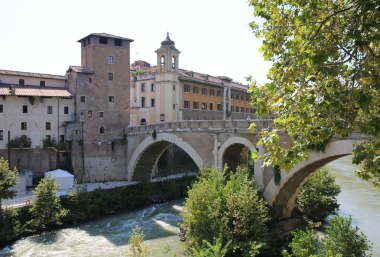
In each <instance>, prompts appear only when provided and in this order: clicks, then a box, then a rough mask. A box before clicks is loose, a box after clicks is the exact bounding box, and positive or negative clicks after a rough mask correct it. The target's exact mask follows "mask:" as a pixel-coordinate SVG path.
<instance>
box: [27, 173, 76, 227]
mask: <svg viewBox="0 0 380 257" xmlns="http://www.w3.org/2000/svg"><path fill="white" fill-rule="evenodd" d="M58 189H59V186H58V185H57V184H56V183H55V182H54V179H53V178H52V177H51V176H48V177H45V178H44V179H42V180H41V181H40V183H39V184H38V186H37V188H36V189H35V190H34V191H33V193H34V195H35V199H34V201H33V203H32V206H31V208H30V209H29V212H30V214H31V217H32V219H31V220H30V221H28V222H27V227H28V228H31V229H37V230H43V229H46V228H48V227H49V226H54V225H60V224H61V223H62V222H61V220H62V218H63V217H65V216H66V215H67V214H68V212H69V211H68V210H66V209H64V208H62V206H61V202H60V199H59V197H58V196H57V190H58Z"/></svg>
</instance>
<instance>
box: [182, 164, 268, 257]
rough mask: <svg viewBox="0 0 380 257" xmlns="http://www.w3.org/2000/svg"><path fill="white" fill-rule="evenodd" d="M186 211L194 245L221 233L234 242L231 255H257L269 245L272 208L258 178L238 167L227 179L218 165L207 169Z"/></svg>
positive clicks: (190, 241) (192, 191) (185, 220)
mask: <svg viewBox="0 0 380 257" xmlns="http://www.w3.org/2000/svg"><path fill="white" fill-rule="evenodd" d="M185 209H186V211H185V212H183V213H182V216H183V226H184V227H185V228H186V237H187V240H188V241H187V243H188V244H189V245H190V246H193V247H194V246H196V245H200V244H202V242H204V241H207V242H213V239H214V238H215V237H217V236H218V235H219V234H222V235H223V236H224V242H223V244H226V243H227V241H229V242H230V245H229V254H232V253H233V254H234V255H235V256H256V255H257V254H258V253H259V251H260V250H261V249H262V248H263V247H264V246H265V245H266V242H267V239H268V229H267V225H266V223H267V222H268V220H269V217H268V209H267V207H266V205H265V202H264V200H263V199H262V198H260V197H259V195H258V192H257V190H256V189H255V188H254V180H253V179H252V178H250V176H249V174H248V173H247V172H246V171H244V170H242V169H240V168H238V169H237V171H236V172H235V173H233V174H230V175H229V176H226V178H224V177H223V175H222V173H221V172H220V171H218V170H217V169H216V168H204V169H202V171H201V175H200V177H199V179H198V180H197V181H196V182H195V183H194V185H193V186H192V188H190V190H189V192H188V198H187V199H186V201H185Z"/></svg>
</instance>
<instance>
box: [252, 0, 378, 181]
mask: <svg viewBox="0 0 380 257" xmlns="http://www.w3.org/2000/svg"><path fill="white" fill-rule="evenodd" d="M249 4H250V5H251V6H253V7H254V16H255V21H254V22H252V23H251V24H250V26H251V27H252V29H253V32H254V33H255V35H256V36H257V37H259V38H263V45H262V47H261V51H262V53H263V56H264V58H265V59H266V60H268V61H271V62H272V63H273V65H272V67H271V69H270V71H269V73H268V74H267V77H268V79H269V81H270V82H268V83H266V84H265V85H258V84H257V83H252V85H251V87H250V90H251V91H252V103H253V105H254V106H253V107H254V108H256V110H257V114H258V115H259V116H260V117H264V116H267V117H268V116H272V115H273V116H274V117H275V119H274V124H275V129H274V130H272V129H267V130H263V131H262V133H260V137H261V140H260V143H261V144H263V145H264V146H265V148H266V155H265V156H264V164H265V165H266V166H275V165H279V166H280V167H282V168H285V169H287V170H288V169H290V168H291V167H293V166H294V165H295V164H297V163H299V162H300V161H302V160H304V159H306V158H307V157H308V155H309V153H310V151H311V150H323V149H324V147H325V146H326V145H327V143H328V142H329V141H330V140H331V139H332V138H333V137H334V136H342V137H347V136H349V135H351V134H352V133H353V132H359V133H362V134H367V135H370V136H372V139H371V141H369V142H367V143H364V144H361V145H359V146H357V148H356V149H355V151H354V158H353V162H354V163H356V164H358V163H361V164H362V165H361V167H360V168H359V170H358V174H359V176H361V177H362V178H364V179H370V180H372V181H373V182H374V183H375V185H378V186H380V158H379V157H378V153H379V150H380V105H379V101H380V73H379V72H378V71H379V70H380V36H379V28H380V8H379V2H378V1H377V0H367V1H359V0H326V1H304V0H283V1H275V0H265V1H264V0H249ZM253 126H254V125H253ZM283 134H284V135H285V136H287V137H290V139H291V140H290V141H291V143H290V144H289V145H286V146H285V145H284V144H281V143H280V142H282V140H281V138H282V136H284V135H283Z"/></svg>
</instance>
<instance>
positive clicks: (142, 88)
mask: <svg viewBox="0 0 380 257" xmlns="http://www.w3.org/2000/svg"><path fill="white" fill-rule="evenodd" d="M141 92H145V83H142V84H141Z"/></svg>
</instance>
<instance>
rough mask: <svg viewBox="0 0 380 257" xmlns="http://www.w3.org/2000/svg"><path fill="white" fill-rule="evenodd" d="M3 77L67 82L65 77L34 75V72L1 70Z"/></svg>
mask: <svg viewBox="0 0 380 257" xmlns="http://www.w3.org/2000/svg"><path fill="white" fill-rule="evenodd" d="M0 74H2V75H11V76H20V77H33V78H44V79H61V80H65V76H61V75H52V74H43V73H33V72H23V71H13V70H0Z"/></svg>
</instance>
